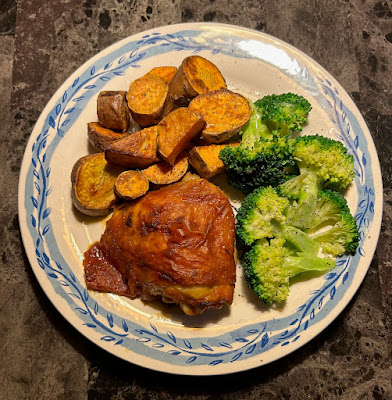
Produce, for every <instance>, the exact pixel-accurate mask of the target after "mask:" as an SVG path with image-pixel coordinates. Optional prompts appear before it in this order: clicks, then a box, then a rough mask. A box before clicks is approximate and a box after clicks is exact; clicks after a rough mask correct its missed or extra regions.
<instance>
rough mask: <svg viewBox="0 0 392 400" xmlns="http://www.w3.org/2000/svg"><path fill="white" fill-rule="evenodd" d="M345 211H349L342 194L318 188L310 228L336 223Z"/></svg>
mask: <svg viewBox="0 0 392 400" xmlns="http://www.w3.org/2000/svg"><path fill="white" fill-rule="evenodd" d="M346 212H348V213H350V209H349V207H348V205H347V200H346V199H345V197H344V196H343V195H342V194H340V193H339V192H336V191H334V190H330V189H324V190H320V192H319V193H318V196H317V203H316V208H315V213H314V216H313V224H312V227H311V229H317V228H318V227H319V226H320V225H323V224H324V225H325V224H333V223H336V222H338V221H340V220H341V215H342V213H346Z"/></svg>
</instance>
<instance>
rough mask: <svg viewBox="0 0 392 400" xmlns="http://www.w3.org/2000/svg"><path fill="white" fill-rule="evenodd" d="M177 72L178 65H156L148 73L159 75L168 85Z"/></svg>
mask: <svg viewBox="0 0 392 400" xmlns="http://www.w3.org/2000/svg"><path fill="white" fill-rule="evenodd" d="M176 72H177V67H155V68H153V69H152V70H151V71H150V72H149V73H148V74H147V75H155V76H159V77H160V78H162V79H163V81H164V82H165V83H166V84H167V85H168V84H169V83H170V81H171V80H172V78H173V76H174V75H175V74H176Z"/></svg>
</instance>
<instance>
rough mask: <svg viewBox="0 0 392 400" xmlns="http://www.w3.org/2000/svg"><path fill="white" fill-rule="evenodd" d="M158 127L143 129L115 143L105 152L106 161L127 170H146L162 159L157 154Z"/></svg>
mask: <svg viewBox="0 0 392 400" xmlns="http://www.w3.org/2000/svg"><path fill="white" fill-rule="evenodd" d="M157 135H158V130H157V127H156V126H151V127H149V128H145V129H142V130H141V131H138V132H135V133H132V135H129V136H127V137H125V138H123V139H120V140H117V141H115V142H113V143H112V144H111V145H110V146H108V147H107V148H106V150H105V158H106V160H107V161H108V162H109V163H111V164H115V165H120V166H123V167H126V168H145V167H148V166H149V165H152V164H155V163H157V162H159V161H161V160H162V159H161V158H160V157H159V155H158V153H157Z"/></svg>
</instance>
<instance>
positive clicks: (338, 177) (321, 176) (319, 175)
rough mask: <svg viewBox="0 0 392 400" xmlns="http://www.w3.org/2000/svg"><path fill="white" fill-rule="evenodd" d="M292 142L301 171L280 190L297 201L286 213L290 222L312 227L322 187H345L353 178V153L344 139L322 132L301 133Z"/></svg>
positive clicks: (302, 226) (297, 225) (299, 225)
mask: <svg viewBox="0 0 392 400" xmlns="http://www.w3.org/2000/svg"><path fill="white" fill-rule="evenodd" d="M291 145H292V149H293V150H292V154H293V156H294V158H295V160H296V161H297V166H298V167H299V171H300V175H299V176H296V177H294V178H292V179H290V180H288V181H287V182H285V183H284V184H282V185H281V186H280V188H279V192H280V193H281V194H282V195H283V196H285V197H288V198H290V199H293V200H295V201H296V202H295V205H294V207H293V208H292V209H291V211H290V213H289V214H288V215H287V217H288V221H289V223H290V224H292V225H294V226H296V227H298V228H304V229H309V228H311V227H312V225H313V216H314V212H315V209H316V203H317V197H318V193H319V191H320V189H322V188H325V187H330V188H334V189H345V188H346V187H347V186H348V185H349V184H350V183H351V182H352V180H353V179H354V162H353V157H352V155H350V154H348V153H347V150H346V148H345V147H344V146H343V144H342V143H340V142H338V141H336V140H333V139H329V138H326V137H323V136H320V135H314V136H301V137H299V138H297V139H293V140H292V142H291Z"/></svg>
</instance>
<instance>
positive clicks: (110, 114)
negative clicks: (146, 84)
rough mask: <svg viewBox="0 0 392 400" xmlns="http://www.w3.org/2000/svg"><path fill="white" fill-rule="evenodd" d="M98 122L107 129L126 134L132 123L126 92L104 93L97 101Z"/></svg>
mask: <svg viewBox="0 0 392 400" xmlns="http://www.w3.org/2000/svg"><path fill="white" fill-rule="evenodd" d="M97 114H98V120H99V122H100V123H101V125H103V126H104V127H105V128H108V129H113V130H115V131H120V132H125V131H126V130H127V129H128V126H129V122H130V114H129V109H128V105H127V100H126V92H124V91H122V90H118V91H103V92H100V93H99V95H98V100H97Z"/></svg>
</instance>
